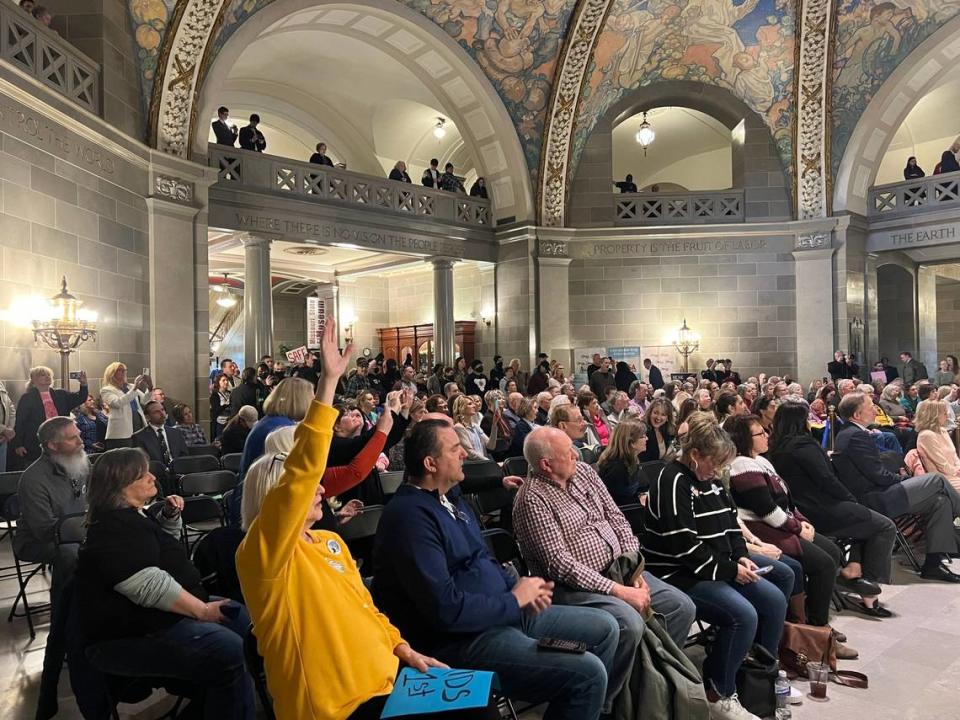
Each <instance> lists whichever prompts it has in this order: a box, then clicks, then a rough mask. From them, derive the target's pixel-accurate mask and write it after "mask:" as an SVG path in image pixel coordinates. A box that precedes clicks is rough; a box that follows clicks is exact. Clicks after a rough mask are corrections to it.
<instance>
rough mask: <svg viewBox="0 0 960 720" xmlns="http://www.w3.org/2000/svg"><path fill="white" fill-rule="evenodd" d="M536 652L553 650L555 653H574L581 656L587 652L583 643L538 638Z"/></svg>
mask: <svg viewBox="0 0 960 720" xmlns="http://www.w3.org/2000/svg"><path fill="white" fill-rule="evenodd" d="M537 649H538V650H555V651H556V652H565V653H576V654H578V655H582V654H583V653H585V652H586V651H587V644H586V643H585V642H575V641H573V640H560V639H558V638H540V639H539V640H537Z"/></svg>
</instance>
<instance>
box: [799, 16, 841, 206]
mask: <svg viewBox="0 0 960 720" xmlns="http://www.w3.org/2000/svg"><path fill="white" fill-rule="evenodd" d="M832 17H833V2H832V0H801V3H800V22H798V23H797V34H798V38H797V71H796V78H797V80H796V84H797V89H796V98H797V120H796V122H797V137H796V142H795V144H794V146H795V148H796V162H795V165H796V171H797V182H796V187H797V217H798V218H799V219H800V220H806V219H810V218H820V217H826V216H827V214H828V213H829V190H830V187H829V186H830V142H829V137H828V133H829V128H830V114H829V113H830V72H831V68H830V64H831V63H830V55H831V53H830V44H831V42H832V38H831V31H832V25H831V22H832Z"/></svg>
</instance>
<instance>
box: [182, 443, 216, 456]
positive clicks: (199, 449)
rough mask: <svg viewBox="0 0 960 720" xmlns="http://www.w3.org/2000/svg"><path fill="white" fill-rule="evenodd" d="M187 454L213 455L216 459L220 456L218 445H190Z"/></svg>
mask: <svg viewBox="0 0 960 720" xmlns="http://www.w3.org/2000/svg"><path fill="white" fill-rule="evenodd" d="M187 452H188V453H190V454H191V455H213V456H214V457H218V456H219V455H220V450H219V448H217V446H216V445H188V446H187Z"/></svg>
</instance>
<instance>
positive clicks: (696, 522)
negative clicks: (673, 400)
mask: <svg viewBox="0 0 960 720" xmlns="http://www.w3.org/2000/svg"><path fill="white" fill-rule="evenodd" d="M687 425H688V428H689V429H688V430H687V434H686V435H685V436H684V438H683V442H682V458H683V459H682V461H680V460H674V461H673V462H671V463H669V464H668V465H667V466H666V467H665V468H664V469H663V470H662V471H661V473H660V474H659V476H658V477H657V479H656V481H655V482H653V483H651V485H650V495H649V498H648V501H647V507H646V513H645V520H646V534H645V535H644V539H643V551H644V555H645V556H646V559H647V569H648V570H649V571H650V572H652V573H653V574H654V575H657V576H658V577H660V578H661V579H662V580H666V581H667V582H669V583H670V584H671V585H674V586H676V587H678V588H680V589H681V590H683V591H685V592H686V593H687V594H688V595H689V596H690V598H691V599H692V600H693V602H694V604H695V605H696V607H697V617H698V618H700V619H702V620H705V621H707V622H709V623H710V624H711V625H714V626H716V628H717V631H718V633H717V642H716V643H715V644H714V645H713V647H712V648H711V650H710V653H709V655H708V656H707V659H706V662H705V663H704V666H703V671H704V675H705V676H706V678H707V679H708V680H709V681H710V682H709V683H708V686H707V697H708V699H709V701H710V717H711V719H712V720H754V718H755V717H756V716H755V715H753V714H752V713H750V712H748V711H747V710H746V709H744V708H743V706H741V705H740V702H739V700H738V699H737V694H736V676H737V670H739V668H740V665H741V664H742V662H743V659H744V657H746V654H747V652H748V651H749V649H750V647H751V645H752V644H753V642H754V638H755V637H756V639H757V642H759V643H760V644H761V645H763V647H764V648H766V649H767V650H768V651H769V652H770V653H772V654H773V656H774V657H776V656H777V647H778V645H779V643H780V635H781V633H782V631H783V621H784V618H785V616H786V612H787V595H789V594H790V590H791V589H792V584H793V573H791V572H790V571H789V570H788V569H787V568H784V567H783V566H782V565H781V564H780V563H776V561H772V560H766V559H763V558H760V557H755V558H753V559H751V558H750V557H749V556H748V554H747V547H746V543H745V542H744V539H743V534H742V533H741V531H740V527H739V525H738V524H737V511H736V508H735V507H734V505H733V503H732V502H731V501H730V498H729V496H728V495H727V493H726V491H725V490H724V489H723V487H722V486H721V485H720V484H719V483H718V482H715V481H714V478H715V477H716V476H717V475H718V474H719V471H720V469H721V468H722V467H723V466H724V465H726V464H727V463H729V462H730V461H731V460H732V459H733V458H734V456H735V455H736V449H735V448H734V446H733V443H732V442H731V441H730V438H729V437H728V436H727V434H726V433H725V432H724V431H723V430H722V429H721V428H720V426H719V425H717V423H716V420H715V419H714V418H713V417H712V416H710V415H708V414H707V413H694V414H693V415H691V416H690V418H689V419H688V420H687ZM766 565H772V566H775V571H777V575H778V576H780V575H784V577H785V578H786V581H787V583H788V584H789V587H787V588H780V587H778V586H777V585H774V584H773V583H772V582H770V581H768V580H765V579H763V578H762V577H761V574H762V573H763V572H765V571H764V570H762V567H764V566H766ZM758 570H760V572H761V574H758V573H757V571H758ZM780 570H783V572H782V573H781V572H779V571H780Z"/></svg>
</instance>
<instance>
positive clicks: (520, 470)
mask: <svg viewBox="0 0 960 720" xmlns="http://www.w3.org/2000/svg"><path fill="white" fill-rule="evenodd" d="M529 470H530V467H529V465H528V464H527V459H526V458H525V457H523V456H522V455H520V456H519V457H512V458H507V459H506V460H504V461H503V474H504V475H519V476H520V477H524V478H525V477H526V476H527V473H528V472H529Z"/></svg>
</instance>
